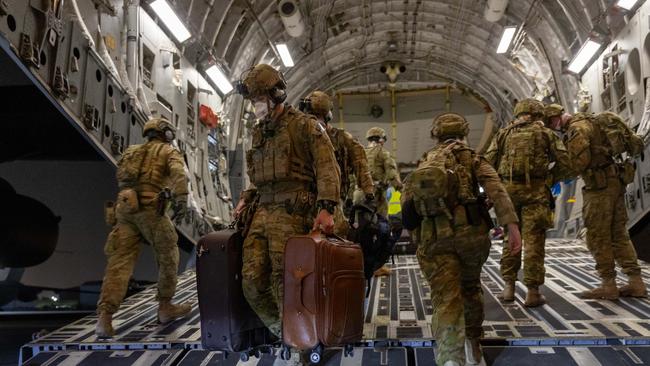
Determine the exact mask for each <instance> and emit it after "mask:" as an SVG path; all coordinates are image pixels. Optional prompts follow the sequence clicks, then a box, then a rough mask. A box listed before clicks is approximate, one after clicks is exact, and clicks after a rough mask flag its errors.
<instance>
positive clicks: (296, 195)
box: [260, 191, 316, 205]
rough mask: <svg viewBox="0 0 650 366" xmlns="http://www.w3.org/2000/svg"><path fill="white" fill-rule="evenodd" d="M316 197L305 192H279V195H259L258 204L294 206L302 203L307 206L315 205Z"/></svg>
mask: <svg viewBox="0 0 650 366" xmlns="http://www.w3.org/2000/svg"><path fill="white" fill-rule="evenodd" d="M315 199H316V195H315V194H313V193H311V192H307V191H299V192H279V193H260V204H261V205H270V204H287V203H289V204H295V203H304V204H308V203H309V202H312V203H315Z"/></svg>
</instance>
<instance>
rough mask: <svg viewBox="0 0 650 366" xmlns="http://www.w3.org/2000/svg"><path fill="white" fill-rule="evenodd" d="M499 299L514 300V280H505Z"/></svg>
mask: <svg viewBox="0 0 650 366" xmlns="http://www.w3.org/2000/svg"><path fill="white" fill-rule="evenodd" d="M501 300H503V301H505V302H512V301H515V281H506V283H505V284H504V285H503V292H502V293H501Z"/></svg>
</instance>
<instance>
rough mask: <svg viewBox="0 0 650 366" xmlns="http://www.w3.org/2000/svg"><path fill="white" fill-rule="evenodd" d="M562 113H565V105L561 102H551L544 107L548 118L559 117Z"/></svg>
mask: <svg viewBox="0 0 650 366" xmlns="http://www.w3.org/2000/svg"><path fill="white" fill-rule="evenodd" d="M562 114H564V107H562V106H561V105H559V104H549V105H547V106H546V107H544V116H545V117H546V118H552V117H557V116H561V115H562Z"/></svg>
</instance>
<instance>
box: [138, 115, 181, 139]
mask: <svg viewBox="0 0 650 366" xmlns="http://www.w3.org/2000/svg"><path fill="white" fill-rule="evenodd" d="M156 135H162V136H165V139H167V141H172V140H173V139H174V138H176V129H175V128H174V126H172V124H171V123H169V121H168V120H166V119H165V118H152V119H150V120H148V121H147V123H145V124H144V128H143V129H142V137H152V136H156Z"/></svg>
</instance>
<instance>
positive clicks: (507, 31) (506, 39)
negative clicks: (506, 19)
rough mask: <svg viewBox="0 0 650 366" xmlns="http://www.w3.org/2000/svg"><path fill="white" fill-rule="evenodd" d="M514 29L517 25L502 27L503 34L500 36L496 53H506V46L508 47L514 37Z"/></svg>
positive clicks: (515, 29)
mask: <svg viewBox="0 0 650 366" xmlns="http://www.w3.org/2000/svg"><path fill="white" fill-rule="evenodd" d="M516 31H517V26H510V27H505V28H504V29H503V35H502V36H501V41H499V47H497V53H506V51H508V48H510V43H512V38H514V36H515V32H516Z"/></svg>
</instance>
